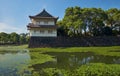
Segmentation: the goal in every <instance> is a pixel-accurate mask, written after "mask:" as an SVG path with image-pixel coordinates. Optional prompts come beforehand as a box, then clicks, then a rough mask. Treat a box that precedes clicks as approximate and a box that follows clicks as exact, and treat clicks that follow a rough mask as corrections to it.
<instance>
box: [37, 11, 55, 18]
mask: <svg viewBox="0 0 120 76" xmlns="http://www.w3.org/2000/svg"><path fill="white" fill-rule="evenodd" d="M35 17H54V16H52V15H51V14H50V13H48V12H47V11H46V10H45V9H43V11H42V12H40V13H38V14H37V15H35Z"/></svg>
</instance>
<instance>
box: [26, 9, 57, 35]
mask: <svg viewBox="0 0 120 76" xmlns="http://www.w3.org/2000/svg"><path fill="white" fill-rule="evenodd" d="M29 18H30V20H31V23H29V24H28V25H27V28H28V30H29V34H30V37H57V25H56V22H57V19H58V17H54V16H52V15H51V14H49V13H48V12H47V11H46V10H45V9H43V11H42V12H40V13H39V14H37V15H35V16H29Z"/></svg>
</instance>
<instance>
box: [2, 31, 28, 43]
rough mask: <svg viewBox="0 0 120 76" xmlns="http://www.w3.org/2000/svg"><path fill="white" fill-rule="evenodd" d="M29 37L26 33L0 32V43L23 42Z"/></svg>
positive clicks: (26, 41)
mask: <svg viewBox="0 0 120 76" xmlns="http://www.w3.org/2000/svg"><path fill="white" fill-rule="evenodd" d="M28 40H29V37H28V35H27V34H24V33H22V34H17V33H15V32H13V33H10V34H8V33H5V32H1V33H0V44H25V43H28Z"/></svg>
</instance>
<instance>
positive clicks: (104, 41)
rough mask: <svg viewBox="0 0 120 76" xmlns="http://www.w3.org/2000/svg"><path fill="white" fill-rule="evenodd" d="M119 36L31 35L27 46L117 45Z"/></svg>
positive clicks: (119, 40) (119, 41)
mask: <svg viewBox="0 0 120 76" xmlns="http://www.w3.org/2000/svg"><path fill="white" fill-rule="evenodd" d="M118 45H120V37H116V36H104V37H77V38H75V37H31V38H30V41H29V48H37V47H86V46H118Z"/></svg>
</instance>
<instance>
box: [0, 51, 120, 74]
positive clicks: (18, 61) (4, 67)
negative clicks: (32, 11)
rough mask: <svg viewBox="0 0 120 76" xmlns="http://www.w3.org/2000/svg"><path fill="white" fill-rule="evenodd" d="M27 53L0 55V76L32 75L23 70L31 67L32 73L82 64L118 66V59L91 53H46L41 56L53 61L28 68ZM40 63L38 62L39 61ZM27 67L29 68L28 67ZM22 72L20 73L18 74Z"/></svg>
mask: <svg viewBox="0 0 120 76" xmlns="http://www.w3.org/2000/svg"><path fill="white" fill-rule="evenodd" d="M30 53H32V52H29V51H23V52H20V51H18V52H14V53H13V52H12V53H11V52H6V53H5V52H4V53H0V76H1V75H3V76H9V75H11V76H19V75H20V73H23V74H29V75H30V74H32V72H33V71H32V72H30V71H27V70H24V67H32V68H34V71H40V70H41V69H43V68H59V69H71V70H74V69H75V68H77V67H80V66H81V65H83V64H89V63H106V64H120V57H114V56H103V55H96V54H94V53H91V52H87V53H85V52H82V53H80V52H76V53H68V52H60V53H58V52H47V53H43V54H45V55H46V54H47V55H51V56H53V58H54V59H55V60H54V61H49V62H45V63H42V64H34V65H32V66H30V62H31V61H32V59H31V56H30ZM38 53H39V52H38ZM39 61H40V60H39ZM28 65H29V66H28ZM21 70H23V71H22V72H20V71H21Z"/></svg>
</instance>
